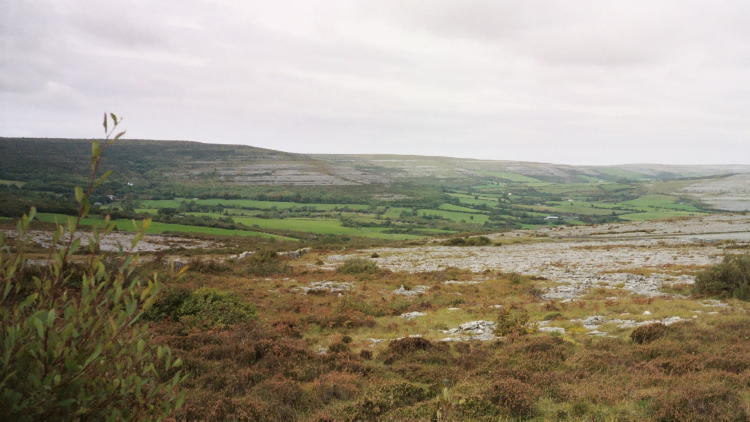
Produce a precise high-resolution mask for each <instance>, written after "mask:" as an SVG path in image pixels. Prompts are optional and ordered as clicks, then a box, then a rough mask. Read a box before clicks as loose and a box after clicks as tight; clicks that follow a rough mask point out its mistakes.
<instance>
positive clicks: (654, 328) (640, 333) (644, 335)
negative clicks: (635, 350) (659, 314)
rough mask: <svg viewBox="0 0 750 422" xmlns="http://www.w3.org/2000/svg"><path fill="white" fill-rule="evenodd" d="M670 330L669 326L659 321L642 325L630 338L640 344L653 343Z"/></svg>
mask: <svg viewBox="0 0 750 422" xmlns="http://www.w3.org/2000/svg"><path fill="white" fill-rule="evenodd" d="M667 331H669V327H667V326H666V325H664V324H662V323H660V322H657V323H656V324H648V325H641V326H640V327H638V328H636V329H635V330H633V332H632V333H630V339H631V340H633V342H635V343H638V344H645V343H651V342H652V341H654V340H656V339H658V338H660V337H663V336H664V334H666V333H667Z"/></svg>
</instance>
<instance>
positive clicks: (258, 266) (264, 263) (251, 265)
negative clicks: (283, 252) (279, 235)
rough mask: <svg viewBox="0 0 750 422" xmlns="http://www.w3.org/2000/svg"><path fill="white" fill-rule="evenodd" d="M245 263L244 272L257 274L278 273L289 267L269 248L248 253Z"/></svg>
mask: <svg viewBox="0 0 750 422" xmlns="http://www.w3.org/2000/svg"><path fill="white" fill-rule="evenodd" d="M246 264H247V267H246V272H247V273H249V274H251V275H257V276H269V275H272V274H280V273H284V272H286V271H287V270H288V269H289V267H288V266H287V265H286V264H285V263H284V262H283V261H282V260H281V258H280V257H279V255H278V254H277V253H276V252H274V251H272V250H269V249H262V250H260V251H258V252H256V253H254V254H252V255H250V257H249V258H247V260H246Z"/></svg>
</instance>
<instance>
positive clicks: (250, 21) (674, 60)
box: [0, 0, 750, 164]
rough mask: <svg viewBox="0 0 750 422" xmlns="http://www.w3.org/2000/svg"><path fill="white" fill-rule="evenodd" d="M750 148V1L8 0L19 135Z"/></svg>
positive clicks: (5, 25)
mask: <svg viewBox="0 0 750 422" xmlns="http://www.w3.org/2000/svg"><path fill="white" fill-rule="evenodd" d="M104 110H106V111H114V112H117V113H118V114H121V115H123V116H125V118H126V120H125V127H126V128H127V130H128V136H129V137H133V138H146V139H184V140H196V141H205V142H215V143H233V144H247V145H254V146H261V147H266V148H273V149H280V150H285V151H292V152H316V153H399V154H422V155H448V156H459V157H472V158H487V159H507V160H526V161H545V162H556V163H570V164H618V163H633V162H661V163H686V164H687V163H716V164H720V163H750V1H747V0H735V1H722V0H706V1H693V0H673V1H670V0H660V1H653V0H628V1H621V0H620V1H604V0H591V1H583V0H575V1H570V0H560V1H536V0H517V1H501V0H487V1H469V0H453V1H439V0H429V1H425V0H421V1H420V0H396V1H384V0H377V1H372V0H361V1H356V0H351V1H336V0H319V1H312V0H306V1H298V2H297V1H282V0H257V1H240V0H237V1H216V0H211V1H198V0H168V1H167V0H164V1H92V0H86V1H84V0H80V1H75V0H69V1H68V0H48V1H36V0H0V135H2V136H33V137H36V136H45V137H91V136H96V135H97V134H98V133H99V130H100V119H101V117H100V116H101V112H102V111H104Z"/></svg>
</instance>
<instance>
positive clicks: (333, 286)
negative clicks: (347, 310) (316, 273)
mask: <svg viewBox="0 0 750 422" xmlns="http://www.w3.org/2000/svg"><path fill="white" fill-rule="evenodd" d="M353 287H354V285H353V284H352V283H347V282H343V281H313V282H312V283H310V284H309V285H308V286H305V287H302V288H301V290H302V291H304V292H305V293H343V292H347V291H349V290H351V289H352V288H353Z"/></svg>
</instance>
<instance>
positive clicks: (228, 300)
mask: <svg viewBox="0 0 750 422" xmlns="http://www.w3.org/2000/svg"><path fill="white" fill-rule="evenodd" d="M179 314H180V321H182V322H187V323H188V324H189V325H201V326H203V327H208V328H210V327H225V326H228V325H232V324H239V323H242V322H247V321H250V320H252V319H255V318H256V315H255V308H253V307H252V306H251V305H250V304H248V303H245V302H244V301H243V300H242V298H240V297H239V296H238V295H236V294H234V293H229V292H224V291H221V290H217V289H211V288H206V287H204V288H201V289H198V290H196V291H194V292H192V293H191V295H190V297H189V298H187V300H185V302H183V303H182V306H180V309H179Z"/></svg>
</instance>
